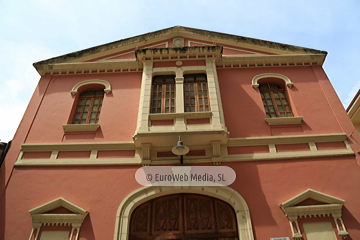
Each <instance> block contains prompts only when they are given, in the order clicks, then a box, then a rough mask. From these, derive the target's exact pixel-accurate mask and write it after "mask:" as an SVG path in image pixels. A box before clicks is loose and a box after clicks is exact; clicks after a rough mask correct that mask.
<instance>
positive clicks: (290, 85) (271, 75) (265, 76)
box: [251, 73, 294, 89]
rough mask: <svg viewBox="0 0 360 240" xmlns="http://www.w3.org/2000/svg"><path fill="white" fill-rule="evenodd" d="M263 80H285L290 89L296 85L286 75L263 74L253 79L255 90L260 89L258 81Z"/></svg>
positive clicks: (252, 84) (252, 83)
mask: <svg viewBox="0 0 360 240" xmlns="http://www.w3.org/2000/svg"><path fill="white" fill-rule="evenodd" d="M263 78H280V79H282V80H284V82H285V84H286V86H288V87H289V88H291V87H292V86H293V85H294V83H293V82H292V81H291V80H290V79H289V78H288V77H286V76H285V75H282V74H278V73H262V74H259V75H256V76H255V77H254V78H253V79H252V81H251V86H252V87H253V88H255V89H257V88H258V87H259V84H258V81H259V80H260V79H263Z"/></svg>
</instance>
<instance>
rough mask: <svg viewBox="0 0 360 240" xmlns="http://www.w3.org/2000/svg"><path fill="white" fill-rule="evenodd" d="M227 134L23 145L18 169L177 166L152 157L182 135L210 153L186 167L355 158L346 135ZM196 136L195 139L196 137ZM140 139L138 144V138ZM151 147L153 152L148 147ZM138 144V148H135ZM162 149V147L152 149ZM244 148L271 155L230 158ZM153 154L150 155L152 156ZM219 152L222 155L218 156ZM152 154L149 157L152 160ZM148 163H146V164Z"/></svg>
mask: <svg viewBox="0 0 360 240" xmlns="http://www.w3.org/2000/svg"><path fill="white" fill-rule="evenodd" d="M227 134H228V133H226V132H224V131H217V130H193V131H187V132H184V131H164V132H150V133H149V132H145V133H141V132H140V133H138V134H137V135H134V139H135V140H134V141H135V142H104V143H102V142H97V143H89V142H86V143H45V144H44V143H43V144H41V143H39V144H22V146H21V151H20V153H19V156H18V159H17V161H16V162H15V166H74V165H81V166H92V165H94V166H97V165H140V164H150V162H151V164H153V165H157V164H174V163H178V161H177V160H176V159H173V158H166V159H163V158H157V157H156V156H155V155H154V154H153V153H156V152H157V151H170V149H171V147H173V145H174V144H176V142H177V139H178V136H179V135H181V136H182V137H183V139H184V142H185V141H186V144H187V145H188V146H191V147H192V149H208V150H206V156H200V157H199V156H192V157H190V156H189V157H184V162H185V163H211V162H212V163H214V164H218V163H221V162H241V161H266V160H279V159H294V158H314V157H334V156H348V155H354V152H353V150H352V149H351V147H350V146H348V144H347V140H346V134H345V133H334V134H317V135H295V136H271V137H255V138H254V137H252V138H230V139H228V135H227ZM194 136H196V137H194ZM139 137H140V138H141V139H140V140H138V139H137V138H139ZM150 142H151V144H152V147H151V150H153V151H150V146H149V143H150ZM318 142H345V144H347V148H346V149H330V150H318V149H317V148H316V144H315V143H318ZM300 143H307V144H309V146H310V150H309V151H291V152H277V151H276V145H279V144H280V145H281V144H300ZM136 144H137V145H136ZM153 146H163V147H153ZM244 146H268V147H269V152H268V153H253V154H231V155H229V154H228V152H227V148H228V147H244ZM102 150H105V151H106V150H134V151H135V156H134V157H132V158H131V157H130V158H101V159H98V158H97V154H96V153H97V151H102ZM60 151H91V155H90V157H89V158H83V159H76V158H74V159H57V156H58V153H59V152H60ZM149 151H150V152H149ZM219 151H220V154H219ZM26 152H51V155H50V157H49V159H22V157H23V154H24V153H26ZM149 154H150V157H149ZM144 161H145V162H146V163H145V162H144Z"/></svg>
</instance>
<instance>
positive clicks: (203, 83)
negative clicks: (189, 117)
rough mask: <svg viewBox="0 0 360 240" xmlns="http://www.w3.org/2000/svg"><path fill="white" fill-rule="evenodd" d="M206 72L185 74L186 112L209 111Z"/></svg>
mask: <svg viewBox="0 0 360 240" xmlns="http://www.w3.org/2000/svg"><path fill="white" fill-rule="evenodd" d="M208 96H209V94H208V86H207V79H206V74H189V75H184V101H185V112H208V111H210V101H209V97H208Z"/></svg>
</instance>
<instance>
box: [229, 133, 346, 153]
mask: <svg viewBox="0 0 360 240" xmlns="http://www.w3.org/2000/svg"><path fill="white" fill-rule="evenodd" d="M346 139H347V136H346V133H330V134H311V135H287V136H269V137H246V138H229V141H228V144H227V146H228V147H234V146H261V145H269V144H298V143H309V142H343V141H345V140H346ZM350 150H351V149H350Z"/></svg>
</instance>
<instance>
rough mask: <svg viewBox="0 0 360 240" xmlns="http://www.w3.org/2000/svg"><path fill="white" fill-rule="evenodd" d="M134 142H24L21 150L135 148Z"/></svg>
mask: <svg viewBox="0 0 360 240" xmlns="http://www.w3.org/2000/svg"><path fill="white" fill-rule="evenodd" d="M135 149H136V147H135V144H134V142H85V143H25V144H22V145H21V150H22V151H23V152H46V151H91V150H135Z"/></svg>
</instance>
